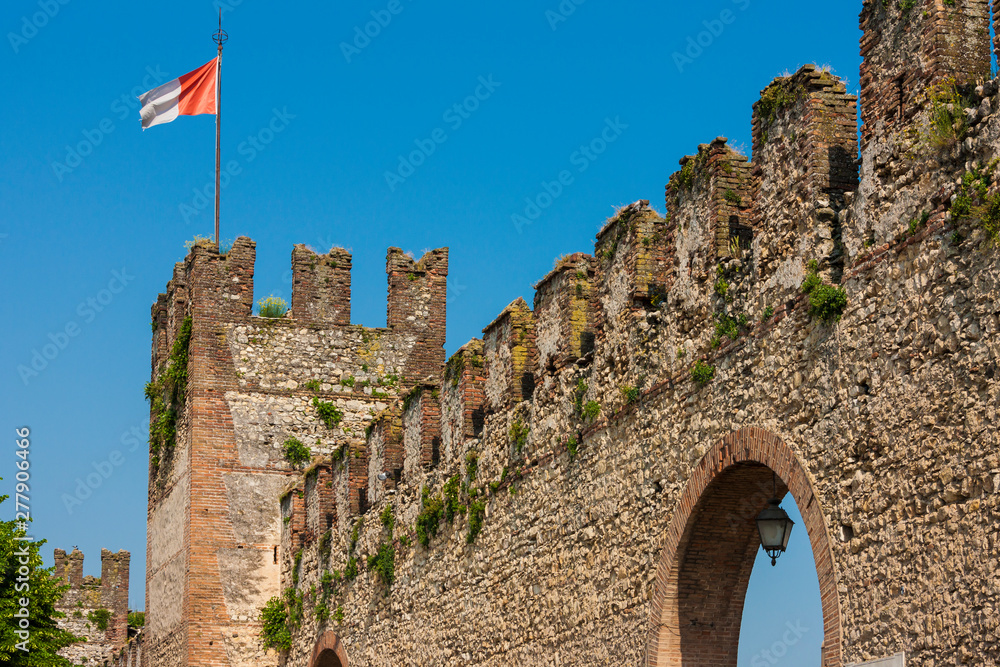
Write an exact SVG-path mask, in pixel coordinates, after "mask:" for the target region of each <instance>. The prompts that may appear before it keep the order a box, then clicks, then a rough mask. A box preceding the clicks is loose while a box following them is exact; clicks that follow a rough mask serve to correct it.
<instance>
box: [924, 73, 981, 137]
mask: <svg viewBox="0 0 1000 667" xmlns="http://www.w3.org/2000/svg"><path fill="white" fill-rule="evenodd" d="M927 96H928V100H929V102H930V110H929V118H928V124H927V129H926V131H925V132H924V134H923V140H924V142H925V143H926V144H928V145H930V146H931V147H932V148H936V149H938V150H942V149H946V148H951V147H952V146H954V145H955V144H957V143H958V142H960V141H962V140H963V139H965V135H966V134H967V133H968V131H969V123H968V119H966V117H965V112H964V109H966V108H967V107H969V106H971V105H973V104H974V102H973V101H972V99H971V97H970V96H966V95H963V94H962V92H961V91H960V90H959V87H958V84H957V82H956V81H955V79H954V77H949V78H946V79H944V80H942V81H939V82H938V83H936V84H934V85H933V86H931V87H930V88H929V89H928V90H927Z"/></svg>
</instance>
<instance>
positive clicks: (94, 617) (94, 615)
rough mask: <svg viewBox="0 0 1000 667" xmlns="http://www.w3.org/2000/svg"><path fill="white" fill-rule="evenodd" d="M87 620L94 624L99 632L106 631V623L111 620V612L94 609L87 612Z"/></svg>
mask: <svg viewBox="0 0 1000 667" xmlns="http://www.w3.org/2000/svg"><path fill="white" fill-rule="evenodd" d="M87 620H88V621H90V622H91V623H93V624H94V627H96V628H97V629H98V630H100V631H102V632H103V631H105V630H107V629H108V621H110V620H111V612H110V611H108V610H107V609H103V608H102V609H95V610H93V611H88V612H87Z"/></svg>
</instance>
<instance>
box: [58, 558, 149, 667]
mask: <svg viewBox="0 0 1000 667" xmlns="http://www.w3.org/2000/svg"><path fill="white" fill-rule="evenodd" d="M54 558H55V575H56V576H57V577H59V578H61V579H62V580H63V582H64V583H66V584H69V589H68V590H67V591H66V592H65V593H63V596H62V599H61V600H60V601H59V603H58V604H57V605H56V611H59V612H61V613H63V614H65V616H64V617H63V618H60V619H59V620H58V624H59V627H60V628H62V629H64V630H67V631H69V632H71V633H73V634H74V635H76V636H77V637H83V638H84V640H83V641H82V642H79V643H76V644H72V645H70V646H68V647H66V648H64V649H62V650H60V651H59V655H61V656H63V657H64V658H66V659H68V660H69V661H71V662H72V663H73V664H75V665H79V664H98V665H100V664H103V663H104V661H105V660H110V659H111V658H112V656H113V655H114V654H116V653H117V651H118V649H120V648H121V646H122V645H123V644H125V643H126V642H127V641H128V578H129V570H128V568H129V560H130V558H131V557H130V556H129V553H128V552H127V551H119V552H118V553H112V552H110V551H108V550H107V549H102V550H101V576H100V577H91V576H86V577H85V576H83V553H81V552H80V551H79V550H78V549H73V551H72V552H70V553H69V554H67V553H66V552H65V551H63V550H62V549H56V550H55V556H54ZM102 624H103V625H104V626H105V627H104V629H101V625H102Z"/></svg>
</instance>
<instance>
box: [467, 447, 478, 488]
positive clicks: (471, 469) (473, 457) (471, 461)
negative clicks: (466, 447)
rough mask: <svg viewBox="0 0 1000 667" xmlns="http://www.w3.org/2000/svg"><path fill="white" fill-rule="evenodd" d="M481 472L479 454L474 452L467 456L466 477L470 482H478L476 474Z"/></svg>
mask: <svg viewBox="0 0 1000 667" xmlns="http://www.w3.org/2000/svg"><path fill="white" fill-rule="evenodd" d="M478 470H479V452H477V451H475V450H473V451H470V452H469V453H468V454H466V455H465V476H466V477H467V478H468V480H469V482H470V483H472V482H474V481H476V473H477V472H478Z"/></svg>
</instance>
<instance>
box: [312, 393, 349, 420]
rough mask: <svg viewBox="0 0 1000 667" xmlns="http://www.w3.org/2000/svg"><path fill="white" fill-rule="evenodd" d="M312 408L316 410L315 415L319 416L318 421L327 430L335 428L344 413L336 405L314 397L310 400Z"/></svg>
mask: <svg viewBox="0 0 1000 667" xmlns="http://www.w3.org/2000/svg"><path fill="white" fill-rule="evenodd" d="M312 404H313V407H314V408H316V414H317V415H318V416H319V418H320V421H322V422H323V424H324V425H325V426H326V427H327V428H336V427H337V424H339V423H340V421H341V420H342V419H343V418H344V413H343V411H341V410H340V409H338V408H337V406H336V405H334V404H333V403H330V402H329V401H321V400H319V397H317V396H314V397H313V400H312Z"/></svg>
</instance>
